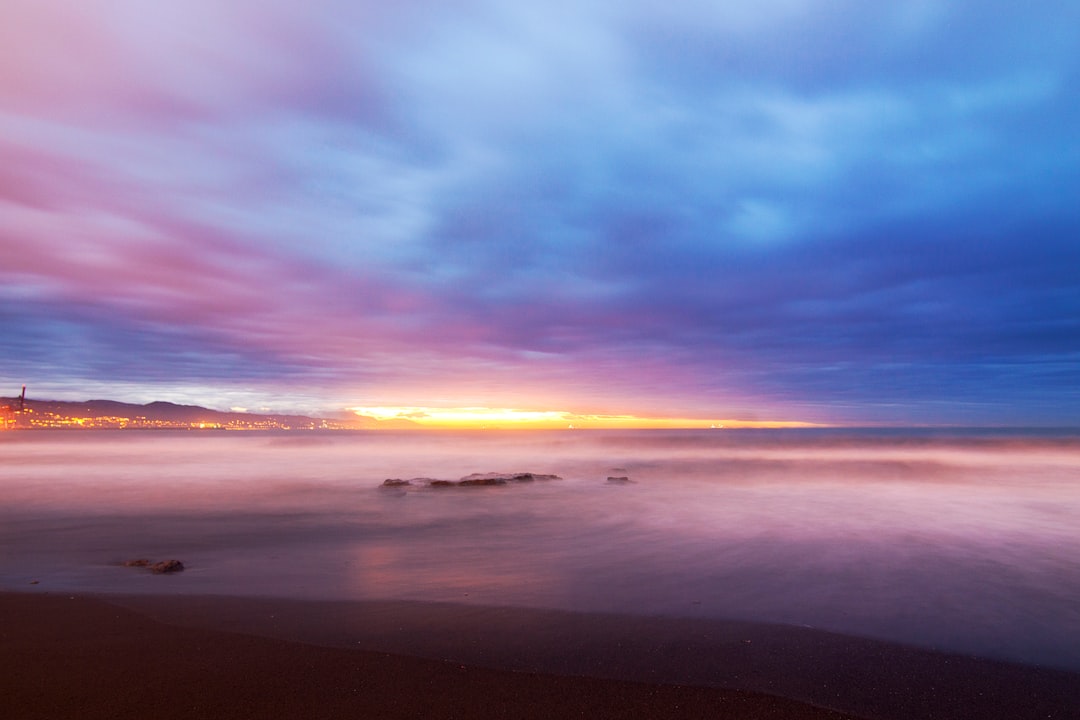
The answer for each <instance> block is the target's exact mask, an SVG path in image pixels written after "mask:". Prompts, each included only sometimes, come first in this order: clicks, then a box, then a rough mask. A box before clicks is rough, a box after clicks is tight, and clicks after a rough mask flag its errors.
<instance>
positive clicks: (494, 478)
mask: <svg viewBox="0 0 1080 720" xmlns="http://www.w3.org/2000/svg"><path fill="white" fill-rule="evenodd" d="M534 480H562V478H560V477H559V476H558V475H544V474H541V473H532V472H524V473H473V474H472V475H466V476H465V477H463V478H461V479H460V480H429V479H427V478H417V479H415V480H413V481H412V484H418V481H422V482H423V483H424V484H426V485H427V486H428V487H433V488H448V487H492V486H496V485H507V484H509V483H520V482H533V481H534ZM383 484H384V485H385V484H386V483H383Z"/></svg>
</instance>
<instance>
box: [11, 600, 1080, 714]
mask: <svg viewBox="0 0 1080 720" xmlns="http://www.w3.org/2000/svg"><path fill="white" fill-rule="evenodd" d="M0 677H2V678H3V680H2V682H0V716H3V717H6V718H7V717H10V718H55V717H80V718H129V717H130V718H135V717H158V718H181V717H183V718H275V717H281V718H284V717H289V718H292V717H322V718H351V717H380V718H383V717H385V718H421V717H423V718H430V717H436V718H532V717H535V718H551V717H590V718H631V717H634V718H637V717H650V718H700V717H713V718H763V719H764V718H792V719H794V718H799V719H802V718H806V719H810V718H814V719H817V718H821V719H825V718H832V719H834V720H835V719H839V718H872V719H881V720H892V719H893V718H895V719H896V720H900V719H901V718H903V719H905V720H915V719H917V718H931V717H932V718H936V719H939V720H949V719H960V718H984V719H992V718H1010V719H1012V720H1020V719H1023V718H1061V719H1064V718H1075V717H1080V675H1077V674H1075V673H1068V672H1063V671H1057V670H1050V669H1043V668H1033V667H1028V666H1021V665H1014V664H1009V663H1000V662H995V661H990V660H983V659H976V658H967V657H962V656H955V655H946V654H942V653H935V652H932V651H928V650H922V649H916V648H909V647H904V646H899V645H896V644H892V643H884V642H878V641H873V640H863V639H858V638H851V637H846V636H841V635H835V634H831V633H824V632H820V631H815V630H810V629H805V628H791V627H780V626H771V625H759V624H750V623H730V622H719V621H706V620H696V619H678V618H659V617H653V618H649V617H630V616H614V615H588V614H581V613H569V612H562V611H547V610H526V609H520V608H485V607H476V606H466V605H451V604H429V603H408V602H308V601H291V600H278V599H255V598H231V597H199V596H96V597H95V596H86V595H76V596H72V595H69V594H52V593H43V592H37V593H6V594H0ZM731 688H737V689H731ZM830 708H831V709H830Z"/></svg>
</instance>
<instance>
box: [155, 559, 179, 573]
mask: <svg viewBox="0 0 1080 720" xmlns="http://www.w3.org/2000/svg"><path fill="white" fill-rule="evenodd" d="M183 569H184V563H182V562H180V561H179V560H162V561H161V562H156V563H154V564H153V565H151V566H150V571H151V572H153V573H156V574H158V575H161V574H163V573H175V572H180V571H181V570H183Z"/></svg>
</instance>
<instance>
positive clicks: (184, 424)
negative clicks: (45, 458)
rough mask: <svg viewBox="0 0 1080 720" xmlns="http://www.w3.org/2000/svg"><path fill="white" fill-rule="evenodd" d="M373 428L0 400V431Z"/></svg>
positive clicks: (189, 410)
mask: <svg viewBox="0 0 1080 720" xmlns="http://www.w3.org/2000/svg"><path fill="white" fill-rule="evenodd" d="M374 425H377V423H376V422H374V421H371V420H367V419H365V418H360V417H355V418H349V419H330V418H319V417H309V416H307V415H281V414H265V415H264V414H254V413H246V412H222V411H219V410H211V409H209V408H205V407H200V406H198V405H177V404H175V403H170V402H161V401H158V402H152V403H147V404H145V405H136V404H134V403H124V402H117V401H115V400H87V401H85V402H66V401H59V400H30V399H26V400H23V399H22V398H0V430H22V429H42V430H47V429H56V430H59V429H114V430H155V429H160V430H362V429H367V428H370V427H373V426H374Z"/></svg>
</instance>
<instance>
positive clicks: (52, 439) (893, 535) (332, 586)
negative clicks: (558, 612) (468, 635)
mask: <svg viewBox="0 0 1080 720" xmlns="http://www.w3.org/2000/svg"><path fill="white" fill-rule="evenodd" d="M0 467H2V475H0V493H2V497H3V505H2V507H0V520H2V525H0V587H2V588H7V589H21V590H25V589H27V587H28V583H29V581H30V579H37V580H39V581H40V584H39V585H38V586H34V587H35V588H36V589H42V590H58V589H82V590H94V591H116V592H162V591H165V592H179V593H219V594H261V595H280V596H291V597H312V598H409V599H422V600H440V601H452V602H471V603H482V604H495V605H528V606H536V607H559V608H568V609H577V610H590V611H612V612H624V613H640V614H669V615H685V616H704V617H720V618H736V619H753V620H765V621H777V622H786V623H794V624H806V625H811V626H815V627H821V628H827V629H833V630H838V631H843V632H849V633H855V634H863V635H870V636H875V637H883V638H888V639H894V640H900V641H905V642H911V643H916V644H921V645H927V646H932V647H938V648H942V649H951V650H959V651H965V652H973V653H978V654H984V655H992V656H997V657H1004V658H1009V659H1014V660H1021V661H1026V662H1040V663H1047V664H1054V665H1059V666H1063V667H1069V668H1072V669H1080V438H1078V437H1076V436H1073V435H1058V436H1050V437H1040V436H1038V435H1032V434H1027V435H1025V434H1011V435H1009V434H998V435H994V436H989V435H980V434H975V433H970V434H961V433H958V434H953V435H949V436H937V435H933V434H925V433H924V434H918V433H900V432H893V433H880V432H878V433H857V432H848V433H830V432H812V431H798V432H776V431H772V432H757V433H755V432H742V431H739V432H729V431H724V432H695V431H687V432H675V431H663V432H642V431H635V432H618V433H615V432H610V433H603V432H593V433H590V432H532V433H521V432H517V433H503V434H498V433H494V434H490V435H455V434H449V433H444V434H435V433H425V434H419V435H417V434H370V433H369V434H306V435H282V434H274V435H269V434H267V435H256V434H252V435H225V434H206V435H204V434H190V433H187V434H185V433H180V434H170V433H138V432H135V433H122V434H117V433H78V434H67V433H60V434H44V433H17V432H16V433H8V434H6V435H4V436H2V437H0ZM486 471H533V472H539V473H556V474H558V475H560V476H562V478H563V479H562V480H557V481H550V482H534V483H524V484H514V485H510V486H504V487H492V488H484V487H479V488H451V489H444V490H436V489H428V488H409V489H408V490H406V491H401V490H389V489H383V488H380V487H379V485H380V484H381V482H382V481H383V480H384V479H385V478H388V477H401V478H410V477H422V476H424V477H435V478H446V479H456V478H458V477H461V476H464V475H467V474H469V473H472V472H486ZM608 475H629V476H630V477H631V479H632V480H633V481H634V482H633V483H632V484H628V485H620V486H614V485H610V484H607V483H606V482H605V478H606V477H607V476H608ZM142 556H146V557H151V558H162V557H178V558H181V559H182V560H184V561H185V563H186V564H187V565H188V568H189V569H188V570H187V571H185V572H184V573H183V574H181V575H177V576H171V577H157V576H151V575H148V574H145V573H142V572H139V571H134V570H131V569H126V568H121V567H119V566H118V563H119V562H120V561H121V560H123V559H126V558H132V557H142Z"/></svg>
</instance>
